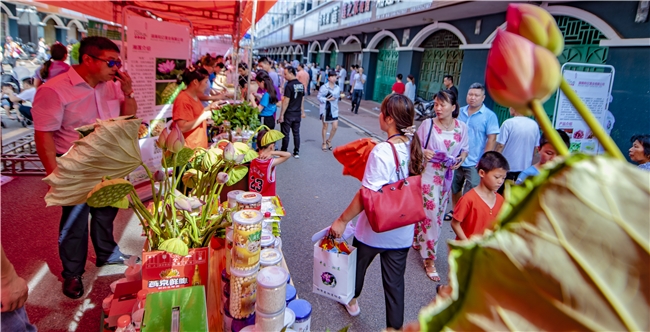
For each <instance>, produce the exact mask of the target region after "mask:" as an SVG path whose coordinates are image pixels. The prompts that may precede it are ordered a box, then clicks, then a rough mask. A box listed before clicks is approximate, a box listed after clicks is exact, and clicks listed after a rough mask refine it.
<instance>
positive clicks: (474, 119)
mask: <svg viewBox="0 0 650 332" xmlns="http://www.w3.org/2000/svg"><path fill="white" fill-rule="evenodd" d="M484 100H485V87H483V85H482V84H481V83H474V84H472V85H470V87H469V92H467V106H464V107H461V108H460V114H459V115H458V120H460V121H463V122H465V123H466V124H467V129H468V130H467V131H468V135H469V154H468V155H467V158H466V159H465V161H464V162H463V164H462V165H461V166H460V168H458V169H457V170H456V171H455V172H454V180H453V183H452V188H451V191H452V194H453V196H452V203H453V206H452V209H453V207H454V206H456V203H457V202H458V200H459V199H460V197H461V196H462V195H463V188H465V191H468V190H470V189H472V188H474V187H476V186H477V185H478V183H479V181H480V178H479V176H478V172H477V170H476V165H477V164H478V161H479V159H481V156H482V155H483V153H485V152H487V151H492V150H494V148H495V145H496V140H497V134H499V120H498V119H497V115H496V114H494V112H492V111H491V110H490V109H489V108H487V107H486V106H485V104H483V101H484ZM450 213H451V212H450ZM445 220H451V215H450V214H447V216H445Z"/></svg>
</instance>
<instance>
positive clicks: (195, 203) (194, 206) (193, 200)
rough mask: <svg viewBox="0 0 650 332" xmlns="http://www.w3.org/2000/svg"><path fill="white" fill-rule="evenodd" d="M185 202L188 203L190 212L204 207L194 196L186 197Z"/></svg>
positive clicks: (202, 202)
mask: <svg viewBox="0 0 650 332" xmlns="http://www.w3.org/2000/svg"><path fill="white" fill-rule="evenodd" d="M187 201H188V202H189V203H190V207H192V210H196V209H198V208H200V207H201V206H203V205H205V202H204V201H202V200H200V199H198V198H197V197H194V196H190V197H187Z"/></svg>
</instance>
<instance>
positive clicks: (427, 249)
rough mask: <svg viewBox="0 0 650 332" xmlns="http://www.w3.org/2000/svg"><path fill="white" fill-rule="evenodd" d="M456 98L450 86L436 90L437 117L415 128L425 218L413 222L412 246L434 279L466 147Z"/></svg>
mask: <svg viewBox="0 0 650 332" xmlns="http://www.w3.org/2000/svg"><path fill="white" fill-rule="evenodd" d="M456 98H457V97H456V95H455V94H454V93H453V92H451V91H449V90H444V91H440V92H438V93H437V94H436V95H435V96H434V99H435V106H434V111H435V112H436V117H435V118H433V119H431V120H429V121H425V122H423V123H422V125H420V128H418V131H417V135H418V136H419V138H420V142H422V151H423V152H424V158H425V160H426V161H427V163H426V168H425V170H424V174H422V194H423V196H424V211H425V213H426V215H427V218H426V219H424V220H423V221H421V222H419V223H417V224H416V225H415V236H414V238H413V248H414V249H416V250H419V251H420V255H421V256H422V259H423V261H424V268H425V270H426V273H427V276H428V277H429V279H431V280H433V281H440V276H439V275H438V272H437V271H436V267H435V265H434V260H435V259H436V253H437V251H436V247H437V245H438V238H439V236H440V229H441V228H442V221H443V217H444V214H445V210H446V208H447V204H448V202H449V192H450V189H451V182H452V179H453V173H454V172H453V171H454V170H455V169H457V168H458V167H460V165H461V164H462V163H463V161H464V160H465V158H467V153H468V151H469V138H468V133H467V125H465V123H463V122H462V121H458V120H456V117H458V112H459V109H460V107H459V105H458V101H457V99H456Z"/></svg>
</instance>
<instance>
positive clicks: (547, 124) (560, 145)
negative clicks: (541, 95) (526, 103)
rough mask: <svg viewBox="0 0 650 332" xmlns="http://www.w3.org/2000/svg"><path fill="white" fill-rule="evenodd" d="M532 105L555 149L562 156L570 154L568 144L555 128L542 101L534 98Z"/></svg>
mask: <svg viewBox="0 0 650 332" xmlns="http://www.w3.org/2000/svg"><path fill="white" fill-rule="evenodd" d="M530 106H531V108H532V109H533V113H534V114H535V119H537V122H539V125H540V127H542V131H543V132H544V135H545V136H546V138H548V140H549V142H551V145H553V147H554V148H555V151H557V153H558V154H559V155H560V156H565V157H566V156H568V155H569V149H567V147H566V144H564V141H562V137H560V134H558V133H557V130H555V128H553V124H552V123H551V120H550V119H549V118H548V115H547V114H546V111H544V107H543V106H542V103H541V102H540V101H539V100H538V99H533V101H532V102H531V105H530Z"/></svg>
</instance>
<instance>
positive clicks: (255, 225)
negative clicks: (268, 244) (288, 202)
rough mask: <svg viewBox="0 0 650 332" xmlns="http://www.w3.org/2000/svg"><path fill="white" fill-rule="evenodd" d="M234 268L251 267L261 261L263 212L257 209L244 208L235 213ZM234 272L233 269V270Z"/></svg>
mask: <svg viewBox="0 0 650 332" xmlns="http://www.w3.org/2000/svg"><path fill="white" fill-rule="evenodd" d="M232 219H233V221H234V223H233V243H234V246H233V249H232V257H231V259H232V264H231V270H232V269H235V268H236V269H240V270H241V269H249V268H251V267H253V266H255V265H257V264H258V263H259V261H260V239H261V236H262V214H261V213H260V211H257V210H242V211H237V212H235V213H234V214H233V216H232ZM231 274H232V271H231Z"/></svg>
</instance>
